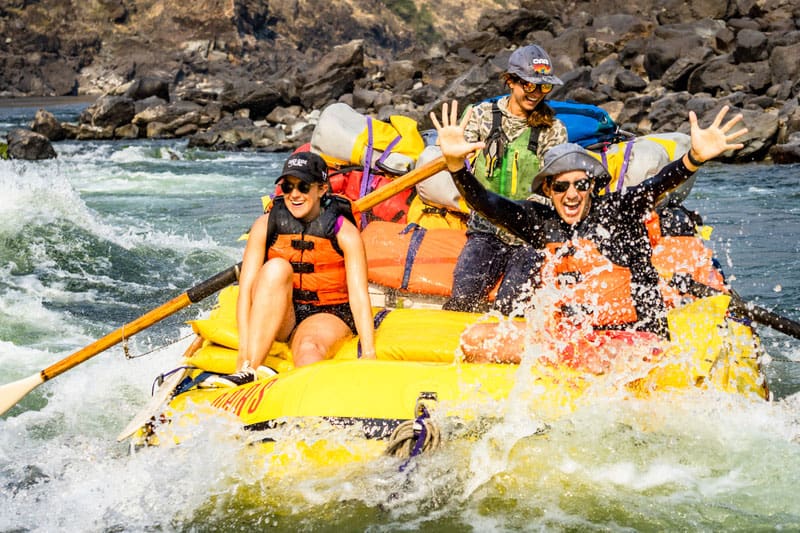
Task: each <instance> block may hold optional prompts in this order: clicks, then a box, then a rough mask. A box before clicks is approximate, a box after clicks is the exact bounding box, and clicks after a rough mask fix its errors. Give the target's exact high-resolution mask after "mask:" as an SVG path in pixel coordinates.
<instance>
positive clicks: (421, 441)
mask: <svg viewBox="0 0 800 533" xmlns="http://www.w3.org/2000/svg"><path fill="white" fill-rule="evenodd" d="M430 416H431V415H430V413H428V410H427V409H425V406H424V405H423V406H422V414H421V415H420V416H418V417H417V418H416V420H414V438H415V439H416V441H415V442H414V447H413V448H412V449H411V452H410V453H409V454H408V459H406V460H405V462H404V463H403V464H402V465H400V472H403V471H404V470H405V469H406V468H407V467H408V465H409V464H410V463H411V459H413V458H414V457H416V456H417V455H419V454H420V453H422V447H423V446H424V445H425V439H427V438H428V426H427V425H425V420H426V419H429V418H430ZM417 427H419V431H417Z"/></svg>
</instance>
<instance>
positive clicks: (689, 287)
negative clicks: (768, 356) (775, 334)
mask: <svg viewBox="0 0 800 533" xmlns="http://www.w3.org/2000/svg"><path fill="white" fill-rule="evenodd" d="M670 285H672V286H673V287H675V288H676V289H678V290H679V291H681V292H682V293H685V294H691V295H692V296H697V297H698V298H705V297H707V296H716V295H718V294H724V293H723V292H722V291H719V290H717V289H714V288H712V287H709V286H708V285H704V284H703V283H700V282H698V281H695V280H694V279H693V278H692V277H691V276H689V275H686V274H681V275H678V274H676V275H674V276H673V277H672V280H671V281H670ZM728 296H730V297H731V303H730V306H729V307H730V310H731V312H733V313H734V314H737V315H739V316H741V317H744V318H749V319H750V320H752V321H753V322H758V323H759V324H763V325H765V326H769V327H771V328H773V329H774V330H776V331H780V332H781V333H784V334H786V335H789V336H790V337H794V338H795V339H800V322H795V321H794V320H792V319H790V318H786V317H784V316H781V315H778V314H776V313H773V312H772V311H769V310H767V309H764V308H763V307H759V306H757V305H755V304H753V303H751V302H745V301H744V300H742V299H741V298H740V297H739V296H738V295H736V294H729V295H728Z"/></svg>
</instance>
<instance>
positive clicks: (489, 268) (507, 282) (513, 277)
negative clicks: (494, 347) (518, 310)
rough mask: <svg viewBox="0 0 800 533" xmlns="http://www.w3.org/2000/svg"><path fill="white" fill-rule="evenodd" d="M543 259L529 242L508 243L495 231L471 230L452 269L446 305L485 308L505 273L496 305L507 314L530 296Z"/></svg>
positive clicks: (481, 310)
mask: <svg viewBox="0 0 800 533" xmlns="http://www.w3.org/2000/svg"><path fill="white" fill-rule="evenodd" d="M542 261H543V255H542V254H541V253H540V252H538V251H536V250H535V249H534V248H533V247H531V246H529V245H522V246H514V245H509V244H506V243H504V242H503V241H501V240H500V239H499V238H497V237H496V236H495V235H492V234H489V233H481V232H470V233H469V234H468V237H467V243H466V245H465V246H464V249H463V250H461V254H460V255H459V256H458V262H457V263H456V268H455V270H454V272H453V287H452V293H451V296H450V299H449V300H448V301H447V302H445V304H444V306H443V308H444V309H449V310H452V311H469V312H473V313H474V312H483V311H486V310H487V309H489V292H490V291H491V290H492V288H493V287H494V286H495V285H496V284H497V281H498V280H500V278H501V277H502V279H503V281H502V283H501V284H500V287H499V288H498V290H497V297H496V299H495V304H494V308H495V309H497V310H498V311H500V312H501V313H503V314H504V315H508V314H510V313H511V312H512V311H513V310H514V307H515V305H516V304H517V302H520V301H526V300H527V299H529V298H530V287H531V283H532V282H531V277H532V276H533V273H534V272H538V271H539V269H540V267H541V263H542Z"/></svg>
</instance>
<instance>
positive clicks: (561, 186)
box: [550, 178, 592, 192]
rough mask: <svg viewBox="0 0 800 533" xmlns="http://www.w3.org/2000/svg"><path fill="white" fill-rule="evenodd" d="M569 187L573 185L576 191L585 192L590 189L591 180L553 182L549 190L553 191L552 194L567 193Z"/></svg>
mask: <svg viewBox="0 0 800 533" xmlns="http://www.w3.org/2000/svg"><path fill="white" fill-rule="evenodd" d="M570 185H574V186H575V190H577V191H580V192H586V191H588V190H589V189H591V188H592V180H591V179H590V178H583V179H580V180H578V181H554V182H553V183H552V184H550V188H551V189H553V192H567V191H568V190H569V186H570Z"/></svg>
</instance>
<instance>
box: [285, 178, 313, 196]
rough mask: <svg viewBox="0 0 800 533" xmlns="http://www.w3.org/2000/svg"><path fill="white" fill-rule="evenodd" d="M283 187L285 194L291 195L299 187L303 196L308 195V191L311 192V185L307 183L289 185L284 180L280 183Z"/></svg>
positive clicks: (300, 182)
mask: <svg viewBox="0 0 800 533" xmlns="http://www.w3.org/2000/svg"><path fill="white" fill-rule="evenodd" d="M279 185H280V187H281V191H283V194H291V192H292V191H293V190H294V189H295V187H297V190H298V191H300V192H301V193H303V194H308V191H310V190H311V184H310V183H307V182H305V181H298V182H297V183H289V182H288V181H286V180H283V181H281V182H280V183H279Z"/></svg>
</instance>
